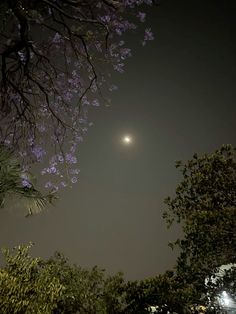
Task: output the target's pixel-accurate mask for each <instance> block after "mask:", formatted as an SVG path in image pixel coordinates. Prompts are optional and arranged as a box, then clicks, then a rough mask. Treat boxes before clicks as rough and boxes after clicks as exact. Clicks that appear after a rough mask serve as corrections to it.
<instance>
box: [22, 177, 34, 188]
mask: <svg viewBox="0 0 236 314" xmlns="http://www.w3.org/2000/svg"><path fill="white" fill-rule="evenodd" d="M21 183H22V185H23V187H25V188H31V187H32V184H31V183H30V182H29V181H28V180H27V179H22V181H21Z"/></svg>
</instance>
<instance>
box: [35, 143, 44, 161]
mask: <svg viewBox="0 0 236 314" xmlns="http://www.w3.org/2000/svg"><path fill="white" fill-rule="evenodd" d="M32 153H33V155H34V156H35V157H36V159H37V161H41V160H42V158H43V156H44V155H45V154H46V151H45V150H44V149H43V148H42V147H41V146H38V145H36V146H34V147H33V148H32Z"/></svg>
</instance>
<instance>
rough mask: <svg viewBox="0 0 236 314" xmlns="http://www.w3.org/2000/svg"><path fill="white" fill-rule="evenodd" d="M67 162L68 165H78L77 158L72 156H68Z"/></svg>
mask: <svg viewBox="0 0 236 314" xmlns="http://www.w3.org/2000/svg"><path fill="white" fill-rule="evenodd" d="M66 161H67V163H68V164H76V163H77V158H76V157H75V156H73V155H72V154H66Z"/></svg>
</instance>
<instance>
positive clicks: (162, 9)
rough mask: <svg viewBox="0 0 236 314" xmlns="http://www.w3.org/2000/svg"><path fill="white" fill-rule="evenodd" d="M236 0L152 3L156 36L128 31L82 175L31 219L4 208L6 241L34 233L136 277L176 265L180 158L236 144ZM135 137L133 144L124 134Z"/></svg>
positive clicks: (1, 231)
mask: <svg viewBox="0 0 236 314" xmlns="http://www.w3.org/2000/svg"><path fill="white" fill-rule="evenodd" d="M235 12H236V3H235V1H227V0H224V1H218V0H201V1H191V0H185V1H184V0H179V1H176V0H163V1H162V2H161V5H160V6H159V7H157V8H152V9H151V10H150V12H149V13H150V14H149V18H148V24H150V25H151V26H152V29H153V31H154V34H155V41H153V42H150V43H148V44H147V46H146V47H144V48H142V47H141V45H140V44H139V42H138V41H139V39H140V36H141V34H136V35H130V36H128V37H127V40H128V41H129V46H131V48H132V49H133V54H134V56H133V57H132V58H130V59H129V60H128V61H127V66H126V71H125V73H124V74H122V75H114V77H113V79H114V82H115V83H116V84H117V85H119V90H118V91H116V92H115V93H113V95H112V105H111V106H110V107H106V106H103V107H100V108H96V109H95V108H94V109H93V110H91V112H90V120H92V121H93V122H94V126H93V127H92V128H90V130H89V133H88V134H87V136H86V137H85V140H84V142H83V143H82V145H81V148H80V155H79V160H80V170H81V174H80V181H79V183H78V184H76V185H74V186H73V188H72V189H67V190H65V191H64V192H63V193H62V194H61V195H60V199H59V200H58V201H57V203H56V205H55V207H52V208H50V209H48V210H46V211H45V212H43V213H42V214H40V215H38V216H34V217H32V218H28V219H26V218H24V216H23V213H22V211H17V210H12V209H4V210H1V212H0V246H1V247H3V246H8V247H9V246H10V247H12V246H14V245H18V244H22V243H28V242H29V241H33V242H34V243H35V247H34V248H33V250H32V253H33V254H34V255H38V256H41V257H49V256H51V255H52V254H53V253H54V251H55V250H59V251H61V252H63V253H64V254H65V255H66V256H67V257H68V258H69V259H70V261H71V262H75V263H78V264H80V265H81V266H88V267H90V266H94V265H98V266H100V267H102V268H105V269H106V270H107V271H108V272H109V273H114V272H116V271H123V272H124V273H125V277H126V278H127V279H142V278H145V277H150V276H154V275H156V274H158V273H161V272H163V271H165V270H166V269H168V268H171V267H172V266H173V264H174V262H175V259H176V253H175V252H172V251H171V249H170V248H168V247H167V243H168V241H170V240H171V239H172V240H173V239H175V237H176V236H177V235H178V233H179V230H178V228H176V229H175V230H174V229H172V230H168V229H167V228H166V226H165V223H164V221H163V220H162V218H161V216H162V211H163V209H164V206H163V200H164V198H165V197H166V196H168V195H173V193H174V190H175V187H176V184H177V182H178V180H179V179H180V176H179V174H178V172H177V170H176V169H175V167H174V164H175V161H176V160H179V159H184V160H186V159H190V158H191V156H192V155H193V153H194V152H199V153H204V152H212V151H214V150H215V149H217V148H219V147H220V146H221V145H222V144H226V143H231V144H233V145H236V139H235V132H236V122H235V120H236V105H235V100H236V88H235V83H236V61H235V60H236V59H235V55H236V44H235V38H236V22H235V21H236V19H235ZM126 134H130V135H131V136H132V137H133V142H132V143H131V144H130V145H124V144H123V143H122V141H121V138H122V136H123V135H126Z"/></svg>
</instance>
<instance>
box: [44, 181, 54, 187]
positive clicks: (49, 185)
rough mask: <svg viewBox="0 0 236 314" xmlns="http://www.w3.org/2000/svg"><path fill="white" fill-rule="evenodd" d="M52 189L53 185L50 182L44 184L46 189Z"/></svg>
mask: <svg viewBox="0 0 236 314" xmlns="http://www.w3.org/2000/svg"><path fill="white" fill-rule="evenodd" d="M52 187H53V184H52V182H50V181H48V182H47V183H46V184H45V188H46V189H50V188H52Z"/></svg>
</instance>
